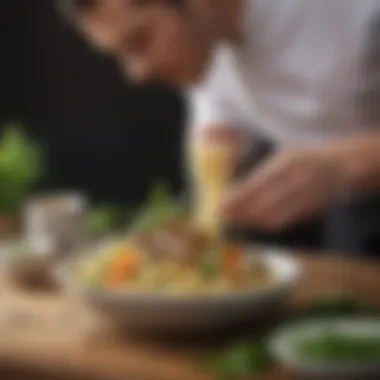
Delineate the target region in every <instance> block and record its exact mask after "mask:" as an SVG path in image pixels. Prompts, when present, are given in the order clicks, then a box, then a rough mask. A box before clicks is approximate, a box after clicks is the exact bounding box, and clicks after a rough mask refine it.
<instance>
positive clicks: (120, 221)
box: [86, 204, 131, 236]
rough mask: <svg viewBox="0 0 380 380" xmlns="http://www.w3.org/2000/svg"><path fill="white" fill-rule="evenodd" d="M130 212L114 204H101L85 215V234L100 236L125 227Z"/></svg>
mask: <svg viewBox="0 0 380 380" xmlns="http://www.w3.org/2000/svg"><path fill="white" fill-rule="evenodd" d="M130 213H131V211H128V210H126V209H125V207H122V206H118V205H116V204H102V205H98V206H96V207H95V208H93V209H92V210H91V211H90V212H89V213H88V215H87V220H86V225H87V232H88V233H89V234H90V235H93V236H94V235H102V234H105V233H107V232H111V231H112V230H118V229H120V228H123V227H125V226H126V223H127V221H128V219H129V218H130Z"/></svg>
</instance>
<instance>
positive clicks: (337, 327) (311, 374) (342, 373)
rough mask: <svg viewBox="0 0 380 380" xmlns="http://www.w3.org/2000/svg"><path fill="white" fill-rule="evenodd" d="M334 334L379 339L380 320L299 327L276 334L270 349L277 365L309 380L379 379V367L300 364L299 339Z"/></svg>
mask: <svg viewBox="0 0 380 380" xmlns="http://www.w3.org/2000/svg"><path fill="white" fill-rule="evenodd" d="M331 331H333V332H334V333H344V334H350V335H353V336H361V337H373V336H374V335H375V336H378V337H380V319H379V318H377V319H375V318H353V319H339V318H336V319H328V320H327V319H326V320H323V319H322V320H310V321H307V322H301V323H296V324H293V325H290V326H287V327H285V328H282V329H280V330H279V331H277V332H275V333H274V334H273V336H272V337H271V338H270V341H269V348H270V351H271V353H272V355H273V356H274V358H275V359H277V361H279V362H281V363H283V364H284V365H286V366H287V367H289V368H290V369H293V370H294V371H295V372H296V373H297V374H299V375H302V376H303V377H305V378H306V379H342V380H343V379H344V380H351V379H372V378H373V379H379V378H380V363H377V364H375V365H373V364H355V363H352V364H344V365H343V364H327V363H317V362H315V361H305V360H301V359H300V358H299V357H298V355H297V353H296V349H295V345H296V342H297V340H298V339H304V338H312V337H317V336H320V335H321V334H323V333H326V332H327V333H328V332H331Z"/></svg>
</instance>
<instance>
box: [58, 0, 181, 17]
mask: <svg viewBox="0 0 380 380" xmlns="http://www.w3.org/2000/svg"><path fill="white" fill-rule="evenodd" d="M130 1H131V2H132V3H136V5H148V4H149V3H153V2H157V1H161V2H163V3H169V4H171V5H181V4H184V3H185V2H186V0H130ZM96 2H97V0H59V5H60V9H61V10H63V11H64V13H65V14H68V15H76V14H78V13H81V12H85V11H87V10H89V9H91V8H92V7H94V6H95V5H96Z"/></svg>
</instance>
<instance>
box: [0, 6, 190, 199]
mask: <svg viewBox="0 0 380 380" xmlns="http://www.w3.org/2000/svg"><path fill="white" fill-rule="evenodd" d="M0 48H1V55H0V56H1V59H0V125H2V126H4V125H5V123H6V122H8V121H17V122H20V123H22V126H23V129H24V130H25V132H26V133H27V134H28V135H30V136H31V137H33V138H36V139H37V141H38V142H40V143H41V144H42V146H43V147H44V149H46V155H47V156H46V161H47V165H48V167H47V173H46V178H45V179H44V182H43V184H42V186H43V188H44V189H56V188H59V189H80V190H82V191H85V192H86V193H87V194H88V195H89V196H91V198H92V199H93V200H95V201H97V202H118V203H119V202H120V203H124V204H136V203H139V202H140V201H142V200H143V199H144V198H145V196H146V191H147V189H148V187H149V186H150V184H151V183H153V182H157V180H165V181H168V182H170V183H171V184H172V186H173V187H174V189H178V188H180V187H181V182H182V180H181V176H180V161H179V158H180V157H181V156H180V145H181V144H180V141H181V136H182V132H183V122H184V119H185V112H186V110H185V107H184V103H183V101H182V99H181V97H180V95H179V94H178V93H176V92H175V91H174V90H172V89H169V88H165V87H163V86H159V85H157V86H156V85H152V86H149V87H145V88H141V87H140V88H136V87H133V86H132V85H130V84H128V83H126V81H125V80H124V78H122V74H121V72H120V70H119V68H118V67H117V64H116V63H115V62H114V61H113V60H112V59H111V58H109V57H105V56H102V55H100V54H99V53H97V52H94V51H92V50H91V49H90V48H89V47H88V46H87V45H86V43H85V42H84V41H83V40H82V39H81V38H80V36H78V35H76V33H75V31H72V30H71V29H70V28H69V27H67V25H66V24H65V22H64V21H63V20H62V19H60V17H59V15H58V14H57V12H56V9H55V5H54V1H51V0H38V1H30V0H13V1H5V2H1V3H0ZM157 142H159V144H157Z"/></svg>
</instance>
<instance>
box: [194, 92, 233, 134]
mask: <svg viewBox="0 0 380 380" xmlns="http://www.w3.org/2000/svg"><path fill="white" fill-rule="evenodd" d="M236 124H237V121H236V118H235V117H234V115H233V112H232V110H231V107H230V106H229V104H228V101H227V99H225V98H224V97H223V96H222V95H221V94H216V93H215V92H212V91H207V90H198V91H194V92H193V93H191V95H190V120H189V128H190V129H191V132H193V133H198V132H200V131H203V130H204V129H206V128H208V127H210V126H213V127H218V126H221V127H228V128H236V127H237V125H236Z"/></svg>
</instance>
